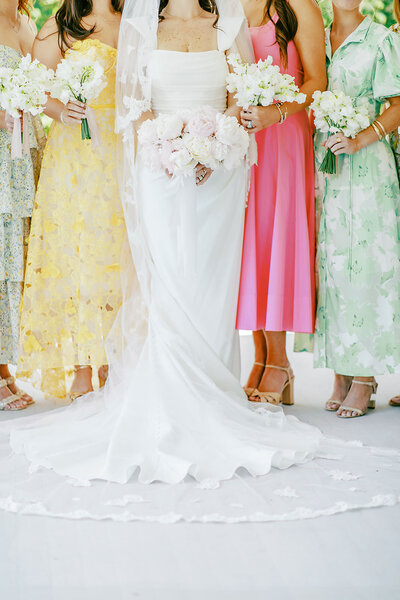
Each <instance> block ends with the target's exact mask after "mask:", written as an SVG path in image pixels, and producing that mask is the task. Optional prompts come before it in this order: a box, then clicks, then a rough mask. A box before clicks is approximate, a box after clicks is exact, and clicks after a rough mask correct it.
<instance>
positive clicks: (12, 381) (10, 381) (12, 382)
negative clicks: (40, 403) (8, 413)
mask: <svg viewBox="0 0 400 600" xmlns="http://www.w3.org/2000/svg"><path fill="white" fill-rule="evenodd" d="M5 381H6V382H7V385H8V386H10V385H15V387H16V388H17V392H16V394H14V395H15V396H17V397H18V398H19V399H20V400H23V401H24V402H26V405H27V406H30V405H31V404H35V401H34V399H33V398H31V397H30V395H29V394H28V393H27V392H24V390H20V389H19V387H18V386H17V385H16V383H15V377H13V376H12V375H10V377H7V379H6V380H5ZM24 396H25V397H26V398H28V397H29V398H30V400H26V399H25V398H24Z"/></svg>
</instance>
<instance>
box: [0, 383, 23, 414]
mask: <svg viewBox="0 0 400 600" xmlns="http://www.w3.org/2000/svg"><path fill="white" fill-rule="evenodd" d="M4 387H8V385H7V379H0V389H1V388H4ZM10 391H11V390H10ZM17 400H19V401H20V402H25V400H21V398H20V397H19V396H17V394H13V393H11V395H10V396H7V398H3V399H2V400H0V410H4V411H10V412H11V411H17V410H25V408H27V407H28V404H27V403H26V402H25V406H20V407H19V408H17V407H16V406H10V407H9V408H7V406H8V405H9V404H12V402H17Z"/></svg>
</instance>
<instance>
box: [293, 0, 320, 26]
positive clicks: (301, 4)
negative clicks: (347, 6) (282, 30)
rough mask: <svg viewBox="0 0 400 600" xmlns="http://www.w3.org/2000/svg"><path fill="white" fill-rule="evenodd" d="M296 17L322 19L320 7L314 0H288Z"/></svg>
mask: <svg viewBox="0 0 400 600" xmlns="http://www.w3.org/2000/svg"><path fill="white" fill-rule="evenodd" d="M288 3H289V4H290V6H291V8H292V9H293V10H294V12H295V13H296V16H297V18H298V19H299V20H300V19H301V20H304V21H305V20H306V19H310V18H314V19H318V20H322V13H321V9H320V7H319V6H318V3H317V2H316V0H288Z"/></svg>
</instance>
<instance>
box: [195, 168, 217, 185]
mask: <svg viewBox="0 0 400 600" xmlns="http://www.w3.org/2000/svg"><path fill="white" fill-rule="evenodd" d="M212 174H213V170H212V169H208V168H207V167H205V166H204V165H202V164H200V163H199V164H198V165H197V167H196V185H197V186H199V185H204V184H205V183H206V181H208V180H209V179H210V177H211V175H212Z"/></svg>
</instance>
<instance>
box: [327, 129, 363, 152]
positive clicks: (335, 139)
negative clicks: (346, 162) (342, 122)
mask: <svg viewBox="0 0 400 600" xmlns="http://www.w3.org/2000/svg"><path fill="white" fill-rule="evenodd" d="M324 146H325V148H327V149H328V148H330V150H331V151H332V152H333V154H335V156H339V154H355V153H356V152H358V151H359V150H360V146H359V143H358V140H357V137H355V138H354V139H352V138H348V137H346V136H345V135H344V134H343V133H342V132H339V133H335V135H332V136H331V137H330V138H329V139H327V140H326V142H325V143H324Z"/></svg>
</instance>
